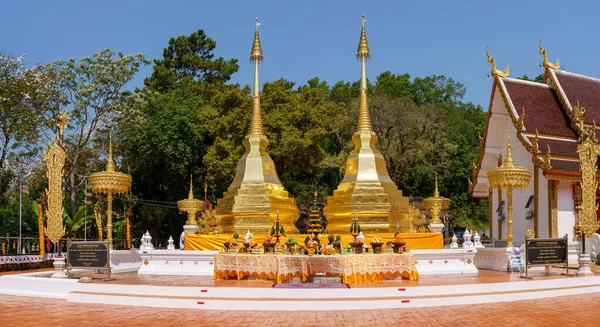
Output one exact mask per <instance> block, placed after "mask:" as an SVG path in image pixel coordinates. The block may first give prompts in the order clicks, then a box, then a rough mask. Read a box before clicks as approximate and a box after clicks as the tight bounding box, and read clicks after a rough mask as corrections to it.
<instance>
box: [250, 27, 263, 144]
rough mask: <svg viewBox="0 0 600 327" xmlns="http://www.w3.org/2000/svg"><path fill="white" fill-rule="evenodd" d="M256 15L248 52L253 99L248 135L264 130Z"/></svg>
mask: <svg viewBox="0 0 600 327" xmlns="http://www.w3.org/2000/svg"><path fill="white" fill-rule="evenodd" d="M258 26H260V23H259V22H258V17H256V31H255V32H254V43H253V44H252V51H251V52H250V61H251V62H254V99H253V102H252V118H251V119H250V130H249V131H248V135H259V136H264V135H265V130H264V128H263V123H262V115H261V113H260V96H259V92H260V83H259V81H258V64H259V62H261V61H262V60H263V59H264V58H265V57H264V56H263V52H262V47H261V45H260V38H259V37H258Z"/></svg>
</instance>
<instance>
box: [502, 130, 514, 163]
mask: <svg viewBox="0 0 600 327" xmlns="http://www.w3.org/2000/svg"><path fill="white" fill-rule="evenodd" d="M506 134H507V135H506V159H504V166H505V167H514V166H515V161H514V160H513V157H512V152H511V150H510V131H508V130H507V131H506Z"/></svg>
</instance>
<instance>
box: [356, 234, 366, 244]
mask: <svg viewBox="0 0 600 327" xmlns="http://www.w3.org/2000/svg"><path fill="white" fill-rule="evenodd" d="M356 238H357V239H358V240H359V241H360V242H361V243H365V236H364V235H363V232H360V233H358V236H357V237H356Z"/></svg>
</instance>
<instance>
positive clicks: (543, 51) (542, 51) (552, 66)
mask: <svg viewBox="0 0 600 327" xmlns="http://www.w3.org/2000/svg"><path fill="white" fill-rule="evenodd" d="M539 47H540V54H541V55H542V57H544V63H543V66H544V68H550V69H555V70H556V69H559V68H560V60H558V59H557V60H556V63H554V64H553V63H551V62H550V61H548V56H547V55H546V49H544V47H542V40H541V39H540V45H539Z"/></svg>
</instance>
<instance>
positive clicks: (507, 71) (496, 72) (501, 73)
mask: <svg viewBox="0 0 600 327" xmlns="http://www.w3.org/2000/svg"><path fill="white" fill-rule="evenodd" d="M485 54H486V55H487V60H488V63H490V66H492V76H494V77H496V76H498V77H508V75H509V74H510V67H509V66H506V68H504V71H501V70H498V69H497V68H496V60H494V57H492V56H491V55H490V47H488V48H487V51H486V52H485Z"/></svg>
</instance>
